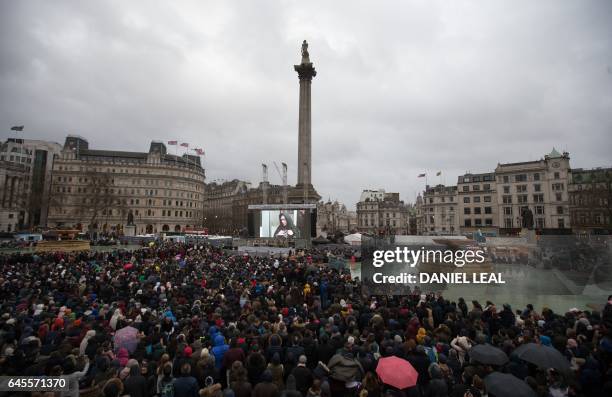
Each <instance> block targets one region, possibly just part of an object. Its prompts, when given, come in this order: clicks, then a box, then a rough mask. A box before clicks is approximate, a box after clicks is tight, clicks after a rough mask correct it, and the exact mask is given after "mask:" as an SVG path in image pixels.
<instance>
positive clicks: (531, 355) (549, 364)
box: [512, 343, 570, 371]
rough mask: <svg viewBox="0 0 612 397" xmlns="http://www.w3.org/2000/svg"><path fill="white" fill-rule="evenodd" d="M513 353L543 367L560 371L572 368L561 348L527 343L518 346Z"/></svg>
mask: <svg viewBox="0 0 612 397" xmlns="http://www.w3.org/2000/svg"><path fill="white" fill-rule="evenodd" d="M512 354H515V355H516V356H517V357H518V358H520V359H521V360H523V361H527V362H528V363H532V364H535V365H537V366H538V367H541V368H545V369H548V368H555V369H558V370H559V371H569V370H570V363H569V361H567V359H566V358H565V357H564V356H563V354H561V352H560V351H559V350H557V349H555V348H553V347H549V346H545V345H538V344H535V343H527V344H525V345H522V346H519V347H517V348H516V350H515V351H514V352H513V353H512Z"/></svg>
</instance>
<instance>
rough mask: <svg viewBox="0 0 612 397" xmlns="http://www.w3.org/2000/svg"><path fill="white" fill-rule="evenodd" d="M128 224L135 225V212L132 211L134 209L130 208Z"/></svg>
mask: <svg viewBox="0 0 612 397" xmlns="http://www.w3.org/2000/svg"><path fill="white" fill-rule="evenodd" d="M127 224H128V226H134V214H133V213H132V210H130V211H129V212H128V215H127Z"/></svg>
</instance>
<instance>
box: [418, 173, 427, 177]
mask: <svg viewBox="0 0 612 397" xmlns="http://www.w3.org/2000/svg"><path fill="white" fill-rule="evenodd" d="M426 175H427V174H419V176H418V178H425V176H426Z"/></svg>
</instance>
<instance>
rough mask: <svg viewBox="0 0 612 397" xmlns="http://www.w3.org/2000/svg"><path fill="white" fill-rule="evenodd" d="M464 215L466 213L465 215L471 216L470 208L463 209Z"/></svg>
mask: <svg viewBox="0 0 612 397" xmlns="http://www.w3.org/2000/svg"><path fill="white" fill-rule="evenodd" d="M463 213H464V214H465V215H469V214H470V208H469V207H466V208H464V209H463Z"/></svg>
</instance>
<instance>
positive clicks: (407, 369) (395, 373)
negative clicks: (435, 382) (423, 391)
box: [376, 356, 419, 390]
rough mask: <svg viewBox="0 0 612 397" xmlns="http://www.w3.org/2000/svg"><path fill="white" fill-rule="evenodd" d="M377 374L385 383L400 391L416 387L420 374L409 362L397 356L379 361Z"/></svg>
mask: <svg viewBox="0 0 612 397" xmlns="http://www.w3.org/2000/svg"><path fill="white" fill-rule="evenodd" d="M376 373H377V374H378V377H379V378H380V380H381V381H382V382H383V383H385V384H387V385H389V386H393V387H395V388H396V389H400V390H402V389H406V388H408V387H412V386H414V385H416V383H417V378H418V377H419V373H418V372H417V371H416V369H414V368H413V367H412V365H411V364H410V363H409V362H408V361H406V360H404V359H402V358H399V357H396V356H391V357H383V358H381V359H380V360H378V365H377V366H376Z"/></svg>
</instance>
